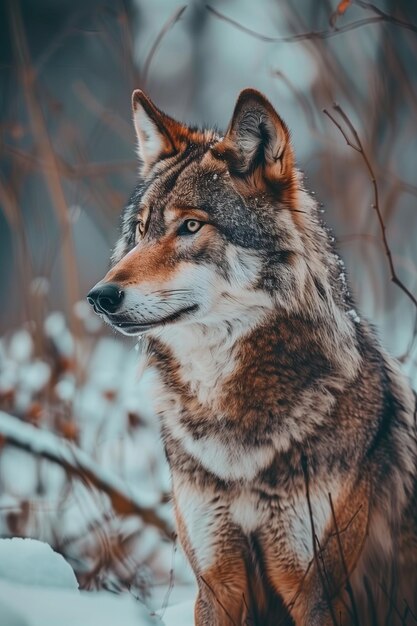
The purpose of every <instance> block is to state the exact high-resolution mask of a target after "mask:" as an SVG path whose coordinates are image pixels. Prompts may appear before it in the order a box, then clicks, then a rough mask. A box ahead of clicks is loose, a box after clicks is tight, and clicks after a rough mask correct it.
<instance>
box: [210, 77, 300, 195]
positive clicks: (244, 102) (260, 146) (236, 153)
mask: <svg viewBox="0 0 417 626" xmlns="http://www.w3.org/2000/svg"><path fill="white" fill-rule="evenodd" d="M213 153H214V154H215V155H217V156H219V157H221V158H222V159H225V160H226V162H227V164H228V168H229V171H230V173H231V174H232V175H235V176H238V177H240V178H243V179H246V180H247V182H248V183H250V184H252V185H255V186H256V187H261V188H262V187H265V184H268V183H269V184H270V185H273V184H274V183H279V182H281V183H283V182H285V181H286V180H289V179H290V178H291V177H292V174H293V170H294V154H293V150H292V147H291V144H290V133H289V130H288V128H287V126H286V125H285V122H283V120H282V119H281V118H280V117H279V115H278V113H277V112H276V111H275V109H274V107H273V106H272V104H271V103H270V102H269V101H268V100H267V99H266V98H265V96H263V95H262V94H261V93H260V92H259V91H256V90H255V89H245V90H244V91H242V92H241V93H240V95H239V97H238V99H237V102H236V106H235V110H234V112H233V116H232V120H231V122H230V125H229V128H228V131H227V133H226V136H225V138H224V139H223V140H221V141H220V142H219V143H218V144H217V145H215V146H214V147H213Z"/></svg>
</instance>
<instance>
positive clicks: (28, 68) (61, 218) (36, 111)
mask: <svg viewBox="0 0 417 626" xmlns="http://www.w3.org/2000/svg"><path fill="white" fill-rule="evenodd" d="M9 16H10V24H11V31H12V40H13V42H14V46H15V55H16V59H17V63H18V67H19V72H20V75H21V78H22V83H23V90H24V95H25V99H26V106H27V111H28V114H29V119H30V124H31V129H32V133H33V138H34V140H35V142H36V146H37V150H38V151H39V155H40V157H41V159H42V160H43V161H44V162H45V163H46V164H48V167H47V169H45V172H44V180H45V185H46V187H47V189H48V191H49V194H50V197H51V200H52V205H53V207H54V210H55V211H56V215H57V220H58V224H59V226H60V231H61V246H62V263H63V274H64V277H65V278H64V279H65V285H66V288H67V290H68V291H67V298H68V305H69V306H68V310H69V316H70V324H71V328H72V330H73V332H74V334H76V335H79V334H80V325H79V322H78V320H77V318H76V316H75V315H74V314H73V309H72V307H73V304H74V303H75V302H76V301H77V300H78V298H79V288H78V275H77V267H76V264H75V251H74V246H73V241H72V231H71V222H70V220H69V216H68V207H67V202H66V199H65V195H64V190H63V188H62V184H61V179H60V174H59V167H58V162H57V157H56V155H55V151H54V148H53V145H52V142H51V139H50V137H49V134H48V130H47V125H46V122H45V119H44V115H43V111H42V108H41V105H40V102H39V99H38V97H37V85H36V80H35V76H36V74H35V71H34V68H33V66H32V63H31V59H30V55H29V50H28V46H27V41H26V37H25V33H24V28H23V23H22V18H21V14H20V10H19V4H18V3H17V2H16V3H15V2H13V3H12V2H9Z"/></svg>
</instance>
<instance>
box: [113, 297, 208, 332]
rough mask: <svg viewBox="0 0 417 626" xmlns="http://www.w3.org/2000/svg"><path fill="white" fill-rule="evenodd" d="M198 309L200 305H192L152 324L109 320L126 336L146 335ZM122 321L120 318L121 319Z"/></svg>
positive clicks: (115, 319)
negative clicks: (152, 329) (147, 332)
mask: <svg viewBox="0 0 417 626" xmlns="http://www.w3.org/2000/svg"><path fill="white" fill-rule="evenodd" d="M197 309H198V304H192V305H191V306H187V307H184V308H183V309H179V310H178V311H175V313H171V315H167V316H166V317H162V318H160V319H159V320H154V321H152V322H146V323H139V322H131V321H130V322H127V321H118V318H116V317H113V318H112V317H110V316H109V315H108V316H107V317H108V320H109V322H110V324H111V325H112V326H113V327H114V328H116V330H119V331H120V332H122V333H124V334H126V335H137V334H139V333H144V332H146V331H147V330H150V329H151V328H156V327H157V326H165V324H170V323H171V322H176V321H177V320H179V319H180V318H181V317H183V316H184V315H186V314H187V313H193V312H194V311H196V310H197ZM119 319H120V318H119Z"/></svg>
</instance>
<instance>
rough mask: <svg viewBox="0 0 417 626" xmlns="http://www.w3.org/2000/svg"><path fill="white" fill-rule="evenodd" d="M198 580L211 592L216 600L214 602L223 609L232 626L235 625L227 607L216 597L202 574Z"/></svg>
mask: <svg viewBox="0 0 417 626" xmlns="http://www.w3.org/2000/svg"><path fill="white" fill-rule="evenodd" d="M200 580H201V581H202V582H203V583H204V584H205V585H206V587H207V588H208V589H209V590H210V592H211V593H212V594H213V597H214V599H215V600H216V602H217V603H218V604H219V606H220V607H221V608H222V609H223V611H224V612H225V614H226V615H227V617H228V618H229V619H230V621H231V622H232V624H233V626H236V622H235V620H234V619H233V617H232V616H231V615H230V613H229V611H228V610H227V608H226V607H225V606H224V604H223V602H222V601H221V600H220V599H219V598H218V597H217V595H216V594H215V592H214V589H213V587H212V586H211V585H210V584H209V583H208V582H207V580H206V579H205V578H204V576H200Z"/></svg>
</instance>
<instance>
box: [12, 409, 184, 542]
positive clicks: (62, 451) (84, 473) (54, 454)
mask: <svg viewBox="0 0 417 626" xmlns="http://www.w3.org/2000/svg"><path fill="white" fill-rule="evenodd" d="M1 440H2V442H3V443H6V444H9V445H12V446H15V447H16V448H20V449H21V450H25V451H26V452H29V453H31V454H34V455H36V456H39V457H42V458H44V459H47V460H48V461H51V462H52V463H56V464H57V465H60V466H61V467H63V468H64V469H65V471H66V472H67V473H68V474H70V475H71V476H75V477H76V478H79V479H81V480H82V481H84V482H88V483H90V484H92V485H94V486H95V487H96V488H97V489H99V490H101V491H104V492H105V493H106V494H107V495H108V497H109V498H110V501H111V503H112V506H113V508H114V510H115V511H116V512H117V513H118V514H119V515H131V514H134V515H138V516H139V517H140V518H141V519H142V520H143V522H144V523H145V524H150V525H152V526H155V527H156V528H158V529H159V530H160V531H161V532H162V533H163V534H164V535H165V536H166V537H168V538H169V539H172V538H173V532H172V529H171V528H169V526H168V524H167V523H166V522H165V521H164V520H163V519H161V518H160V517H159V516H158V515H157V514H156V513H155V511H154V510H153V509H150V508H146V507H144V506H143V504H142V503H141V501H140V498H139V497H138V496H137V495H136V494H134V493H132V492H131V491H130V490H128V488H127V487H126V485H125V483H124V482H123V481H122V480H121V479H120V478H119V477H118V476H115V475H114V474H113V473H112V472H110V471H109V470H108V469H105V468H103V467H101V466H99V465H98V464H97V463H95V461H93V460H92V459H91V458H90V457H89V456H88V454H86V453H85V452H84V451H83V450H81V449H80V448H77V447H76V446H74V445H73V444H70V443H69V442H67V441H66V440H63V439H61V438H59V437H57V436H56V435H54V434H53V433H51V432H48V431H46V430H40V429H39V428H35V426H32V424H26V423H24V422H22V421H21V420H19V419H17V418H16V417H13V416H11V415H8V414H7V413H4V412H3V411H0V441H1Z"/></svg>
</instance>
